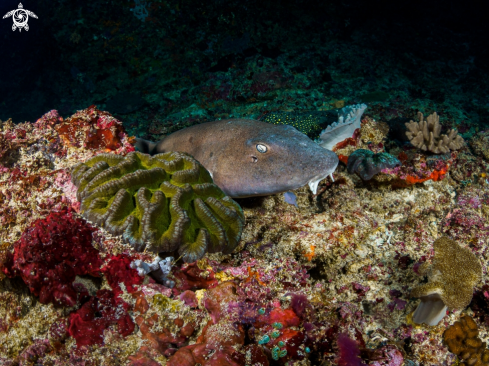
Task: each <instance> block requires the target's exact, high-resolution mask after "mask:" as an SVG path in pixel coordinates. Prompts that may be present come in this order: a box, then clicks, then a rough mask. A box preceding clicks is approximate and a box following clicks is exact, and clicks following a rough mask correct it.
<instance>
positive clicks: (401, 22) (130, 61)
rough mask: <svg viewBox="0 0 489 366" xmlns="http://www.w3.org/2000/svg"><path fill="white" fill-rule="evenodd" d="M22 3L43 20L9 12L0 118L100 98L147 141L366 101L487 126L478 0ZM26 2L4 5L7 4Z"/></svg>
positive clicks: (0, 8) (0, 66) (484, 20)
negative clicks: (221, 121)
mask: <svg viewBox="0 0 489 366" xmlns="http://www.w3.org/2000/svg"><path fill="white" fill-rule="evenodd" d="M138 3H140V4H139V5H140V6H141V7H143V8H145V9H146V10H147V11H148V16H147V17H146V18H144V19H138V18H137V17H136V16H135V14H134V10H135V9H134V8H135V7H136V6H137V4H138ZM22 4H23V6H24V8H25V9H28V10H30V11H33V12H34V13H35V14H36V15H37V16H38V19H34V18H30V19H29V22H28V24H29V27H30V29H29V31H28V32H26V31H25V30H22V31H20V32H19V31H18V30H16V31H12V18H7V19H1V20H0V50H1V55H0V120H7V119H8V118H12V119H13V121H14V122H24V121H35V120H36V119H37V118H39V117H40V116H41V115H42V114H43V113H45V112H47V111H49V110H51V109H57V110H58V111H59V112H60V114H61V115H62V116H63V117H67V116H69V115H71V114H72V113H74V112H75V111H76V110H79V109H83V108H86V107H88V106H89V105H91V104H96V105H97V106H99V108H101V109H105V110H108V111H109V112H111V113H113V114H114V115H116V116H117V117H119V118H120V119H121V120H123V121H124V123H125V125H126V127H127V128H128V130H130V132H131V133H134V134H138V135H145V136H150V137H151V136H157V135H162V134H163V135H164V134H165V133H168V132H171V131H173V130H175V129H178V128H181V127H182V126H185V125H189V124H193V123H200V122H203V121H208V120H214V119H216V118H225V117H239V116H247V117H253V118H259V117H260V116H261V115H263V114H266V113H269V112H272V111H282V110H286V111H297V110H321V109H324V108H325V106H326V107H327V108H332V106H341V105H342V103H344V104H351V103H356V102H367V103H368V104H369V107H370V110H371V111H372V113H374V111H375V112H376V113H377V112H378V113H380V115H379V117H381V118H384V119H390V118H395V117H398V116H403V117H411V115H414V114H415V111H417V110H422V111H425V112H431V111H433V110H437V111H438V112H439V114H440V115H441V116H442V121H443V122H444V123H449V124H451V125H454V126H456V127H458V128H459V131H460V132H462V133H463V132H464V131H468V130H470V128H471V127H473V126H477V129H478V130H479V129H487V126H488V119H487V115H488V112H489V93H488V92H489V87H488V86H489V84H488V69H489V47H488V41H487V36H488V23H489V11H488V10H487V7H485V6H484V5H483V4H482V2H480V3H476V2H470V3H468V2H461V1H451V2H447V1H431V2H427V1H409V2H393V1H360V0H344V1H330V2H328V1H310V0H288V1H259V0H248V1H246V0H240V1H234V0H230V1H175V0H168V1H163V0H161V1H152V2H149V1H142V0H141V1H138V2H134V1H127V0H106V1H81V0H73V1H68V0H49V1H48V0H26V1H24V2H22ZM17 6H18V1H17V0H16V1H11V0H1V2H0V13H1V15H2V16H3V15H4V14H5V13H7V12H8V11H9V10H13V9H15V8H17ZM338 101H339V104H335V102H338ZM251 106H252V107H251ZM376 106H377V109H376ZM379 111H380V112H379ZM381 111H384V112H383V114H382V113H381ZM150 127H151V128H150ZM150 129H151V132H149V130H150Z"/></svg>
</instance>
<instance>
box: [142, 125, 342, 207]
mask: <svg viewBox="0 0 489 366" xmlns="http://www.w3.org/2000/svg"><path fill="white" fill-rule="evenodd" d="M135 146H136V149H137V150H138V151H141V152H144V153H149V154H159V153H163V152H166V151H180V152H185V153H187V154H190V155H192V156H193V157H194V158H195V159H197V160H198V161H199V162H200V163H201V164H202V165H203V166H204V167H205V168H206V169H207V170H208V171H209V173H210V174H211V176H212V178H213V180H214V183H216V184H217V186H218V187H219V188H221V189H222V190H223V191H224V193H226V194H227V195H228V196H230V197H233V198H242V197H252V196H267V195H271V194H276V193H281V192H286V191H289V190H294V189H297V188H300V187H302V186H304V185H306V184H308V185H309V187H310V189H311V191H312V192H313V193H314V194H316V191H317V187H318V184H319V182H320V181H321V180H323V179H324V178H326V177H327V176H328V175H331V178H333V175H332V174H333V172H334V171H335V169H336V166H337V165H338V161H339V160H338V156H337V155H336V154H335V153H334V152H332V151H330V150H327V149H325V148H323V147H321V146H319V145H318V144H316V143H315V142H314V141H312V140H311V139H310V138H308V137H307V136H306V135H304V134H303V133H301V132H299V131H298V130H296V129H295V128H294V127H292V126H287V125H273V124H269V123H265V122H261V121H255V120H250V119H227V120H221V121H214V122H207V123H202V124H199V125H195V126H192V127H188V128H184V129H183V130H180V131H177V132H174V133H172V134H171V135H169V136H167V137H165V138H164V139H162V140H161V141H159V142H157V143H155V142H151V141H146V140H143V139H140V138H137V139H136V144H135Z"/></svg>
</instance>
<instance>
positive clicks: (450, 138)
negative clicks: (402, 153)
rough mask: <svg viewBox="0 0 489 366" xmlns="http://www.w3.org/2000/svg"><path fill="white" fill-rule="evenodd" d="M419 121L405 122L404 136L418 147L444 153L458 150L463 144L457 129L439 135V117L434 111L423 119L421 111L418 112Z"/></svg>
mask: <svg viewBox="0 0 489 366" xmlns="http://www.w3.org/2000/svg"><path fill="white" fill-rule="evenodd" d="M418 119H419V122H414V121H410V122H408V123H406V127H407V129H408V131H406V136H407V137H408V139H409V140H410V141H411V144H413V145H414V146H416V147H417V148H418V149H421V150H424V151H431V152H433V153H435V154H446V153H449V152H450V150H458V149H460V148H461V147H462V146H463V145H464V139H463V138H462V136H460V135H458V132H457V130H455V129H453V130H451V131H450V132H449V133H448V135H441V134H440V132H441V125H440V117H438V115H437V114H436V112H434V113H432V114H430V115H429V116H428V117H427V118H426V120H424V117H423V113H421V112H418Z"/></svg>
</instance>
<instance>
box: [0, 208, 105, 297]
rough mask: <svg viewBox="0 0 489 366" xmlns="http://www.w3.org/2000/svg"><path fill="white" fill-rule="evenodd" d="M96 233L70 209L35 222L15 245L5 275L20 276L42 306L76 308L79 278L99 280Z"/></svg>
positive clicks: (5, 267)
mask: <svg viewBox="0 0 489 366" xmlns="http://www.w3.org/2000/svg"><path fill="white" fill-rule="evenodd" d="M94 231H95V229H93V228H92V227H91V226H90V225H89V224H87V222H86V221H85V220H84V219H81V218H75V217H74V216H73V213H72V212H70V211H69V210H68V209H64V210H61V211H58V212H52V213H51V214H50V215H49V216H48V217H46V218H45V219H39V220H36V221H35V222H34V223H33V225H32V226H31V227H30V228H28V229H27V230H26V231H24V233H23V234H22V236H21V238H20V239H19V240H18V241H17V242H16V243H15V244H14V253H13V255H11V257H10V258H9V260H8V261H7V264H6V265H5V266H4V268H3V272H4V273H5V274H6V275H7V276H9V277H14V276H20V277H22V279H23V280H24V282H25V283H26V284H27V286H29V290H30V291H31V292H32V293H33V294H34V295H36V296H39V301H40V302H41V303H43V304H46V303H49V302H52V303H54V304H55V305H64V306H74V305H75V304H76V302H77V291H76V289H75V288H74V287H73V284H72V283H73V281H74V280H75V277H76V276H80V275H87V274H89V275H91V276H100V273H99V269H100V266H101V264H102V261H101V259H100V257H99V254H98V251H97V250H96V249H95V248H94V247H93V246H92V233H93V232H94Z"/></svg>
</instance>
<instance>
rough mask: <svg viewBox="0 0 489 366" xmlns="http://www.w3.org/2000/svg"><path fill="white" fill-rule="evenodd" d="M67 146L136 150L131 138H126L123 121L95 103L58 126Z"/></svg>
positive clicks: (108, 149) (107, 150)
mask: <svg viewBox="0 0 489 366" xmlns="http://www.w3.org/2000/svg"><path fill="white" fill-rule="evenodd" d="M56 131H57V132H58V133H59V135H60V136H61V138H62V140H63V143H64V144H65V146H72V147H83V148H85V149H89V150H97V151H105V152H109V151H116V152H118V151H121V150H122V149H123V148H125V152H126V153H127V152H130V151H134V147H133V146H132V145H130V142H131V141H132V140H131V139H127V138H126V134H125V133H124V129H123V127H122V122H120V121H119V120H117V119H116V118H114V117H112V115H111V114H110V113H108V112H103V111H100V110H98V109H97V107H96V106H95V105H92V106H90V107H88V108H87V109H84V110H82V111H78V112H77V113H75V114H74V115H73V116H71V117H69V118H68V119H66V120H65V121H63V122H61V123H60V124H58V125H57V126H56Z"/></svg>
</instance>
